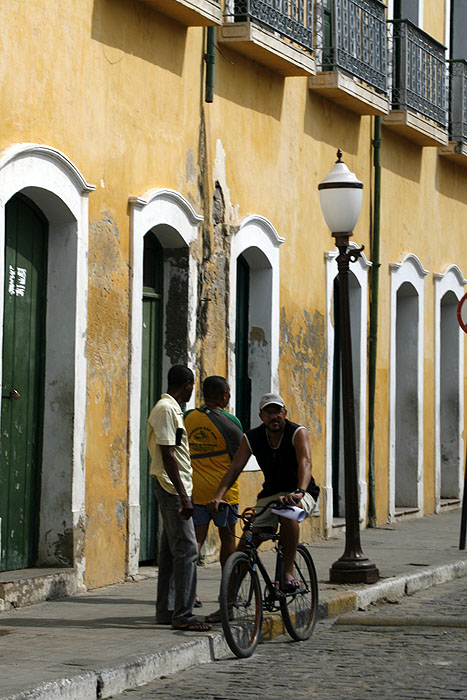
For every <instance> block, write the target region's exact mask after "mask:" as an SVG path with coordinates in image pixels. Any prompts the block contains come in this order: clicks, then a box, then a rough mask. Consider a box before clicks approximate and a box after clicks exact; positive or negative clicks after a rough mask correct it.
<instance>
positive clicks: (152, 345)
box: [139, 233, 163, 562]
mask: <svg viewBox="0 0 467 700" xmlns="http://www.w3.org/2000/svg"><path fill="white" fill-rule="evenodd" d="M162 300H163V253H162V248H161V246H160V245H159V243H158V242H157V240H156V238H155V236H154V234H152V233H148V234H146V236H145V237H144V271H143V341H142V362H141V429H140V506H141V532H140V555H139V558H140V561H141V562H149V561H155V560H156V558H157V504H156V499H155V496H154V488H153V484H152V478H151V477H150V476H149V468H150V462H151V460H150V457H149V453H148V449H147V442H146V422H147V419H148V416H149V413H150V412H151V409H152V407H153V406H154V404H155V403H156V401H157V400H158V399H159V397H160V394H161V384H162Z"/></svg>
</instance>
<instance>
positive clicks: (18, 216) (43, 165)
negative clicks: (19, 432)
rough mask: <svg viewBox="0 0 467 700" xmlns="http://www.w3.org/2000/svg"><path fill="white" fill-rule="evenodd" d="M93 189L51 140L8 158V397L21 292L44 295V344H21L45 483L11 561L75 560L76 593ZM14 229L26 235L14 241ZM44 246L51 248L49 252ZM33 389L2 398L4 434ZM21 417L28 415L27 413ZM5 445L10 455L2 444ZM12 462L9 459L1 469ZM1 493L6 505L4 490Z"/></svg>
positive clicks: (1, 189) (0, 162)
mask: <svg viewBox="0 0 467 700" xmlns="http://www.w3.org/2000/svg"><path fill="white" fill-rule="evenodd" d="M92 190H94V187H93V186H92V185H89V184H88V183H87V182H86V181H85V179H84V178H83V176H82V175H81V173H80V172H79V170H78V169H77V168H76V166H75V165H74V164H73V163H72V162H71V161H70V160H69V159H68V158H67V157H66V156H65V155H64V154H63V153H61V152H60V151H57V150H56V149H53V148H51V147H48V146H43V145H40V144H21V145H18V146H14V147H11V148H10V149H8V150H6V151H5V152H4V153H3V154H1V155H0V255H4V254H5V255H6V260H2V262H1V264H0V275H3V274H4V272H5V271H6V273H7V277H6V279H5V280H4V279H1V283H0V295H1V299H0V314H1V319H2V321H1V324H0V335H1V338H0V348H1V350H2V357H1V360H0V370H1V371H2V374H3V375H4V376H2V395H3V394H4V393H7V392H8V393H9V391H10V390H11V389H14V388H15V386H14V384H15V383H16V379H17V375H16V367H15V368H14V370H13V372H14V376H12V375H11V366H10V365H11V362H10V359H9V357H8V354H9V353H10V352H11V348H12V347H13V348H14V347H15V346H14V343H15V342H16V338H15V336H14V334H15V333H16V332H17V329H18V328H19V327H21V326H24V325H25V324H24V323H23V321H22V320H21V319H16V318H15V313H16V312H15V313H14V314H13V318H14V321H13V325H12V321H11V314H10V311H11V309H10V308H9V306H10V304H11V302H12V299H13V297H14V300H15V306H17V310H18V311H19V310H20V309H19V306H18V304H17V302H19V300H23V299H26V298H29V297H28V295H29V293H30V292H31V293H32V292H33V295H32V296H33V297H35V298H36V301H35V302H34V304H35V305H36V310H35V312H34V313H32V310H31V313H30V316H29V331H28V332H29V337H30V341H29V342H30V343H32V339H33V338H35V342H36V345H35V350H34V349H33V348H32V347H26V341H24V344H22V347H21V352H22V353H24V354H25V355H26V356H27V357H28V362H29V363H30V365H31V367H30V375H29V381H31V387H30V389H32V391H33V393H34V394H35V396H34V400H33V401H31V402H30V401H29V397H28V402H27V403H28V410H27V411H26V413H27V421H28V427H27V431H29V421H31V424H30V425H31V427H32V432H31V433H29V434H30V435H32V436H33V437H32V438H31V440H32V444H31V447H32V448H33V449H32V451H30V456H31V460H30V459H29V455H26V463H27V465H28V467H27V470H28V476H27V480H30V483H31V484H34V483H35V485H36V489H35V493H34V498H35V502H34V503H32V505H31V512H32V515H31V514H30V515H29V516H26V517H25V514H24V510H23V512H21V508H18V509H17V510H18V511H19V519H20V521H21V523H23V520H24V528H25V532H26V531H28V527H29V533H31V527H30V526H28V525H27V520H28V517H29V522H30V523H32V522H34V523H35V525H34V528H35V532H34V534H33V535H31V534H30V536H28V538H27V539H28V540H29V544H27V546H26V550H25V553H24V558H23V559H22V560H20V559H16V560H15V561H14V560H11V561H9V563H8V565H7V566H8V568H9V569H10V568H17V567H19V568H23V567H25V566H31V565H32V566H55V567H57V566H60V567H69V568H70V570H71V567H73V569H72V570H71V571H70V575H69V576H67V580H68V581H70V584H71V585H73V590H79V589H80V588H82V587H84V582H83V576H84V571H85V557H84V542H85V533H86V518H85V455H86V450H85V445H86V425H85V416H86V355H85V348H86V298H87V278H88V274H87V250H88V218H87V217H88V194H89V192H91V191H92ZM15 220H16V224H15V223H14V222H15ZM24 222H26V228H28V229H29V230H30V231H33V236H32V238H33V246H34V252H33V253H29V254H28V255H24V254H23V252H22V246H24V245H26V242H27V240H28V236H29V232H28V231H26V230H25V227H24V225H23V224H24ZM15 226H16V227H17V230H19V231H20V232H21V231H23V233H21V235H20V238H19V241H18V239H17V242H16V243H15V244H14V245H12V239H11V231H12V230H14V227H15ZM18 226H19V229H18ZM38 245H40V246H41V247H42V246H43V250H42V252H40V253H39V251H38V250H37V246H38ZM15 246H16V252H15V253H12V248H14V247H15ZM18 251H19V256H18ZM15 255H16V262H15V259H14V257H12V256H15ZM28 256H29V261H27V262H26V261H25V259H26V258H27V257H28ZM37 256H38V257H37ZM31 259H32V260H33V262H32V263H31ZM34 260H35V261H34ZM39 261H40V262H39ZM10 267H11V268H12V269H10ZM39 270H42V272H41V273H40V274H39ZM30 285H32V287H31V286H30ZM23 292H24V296H23ZM40 300H42V301H40ZM41 304H42V309H41V308H40V306H41ZM46 307H47V308H46ZM34 319H35V320H34ZM39 325H40V328H39ZM12 329H14V330H12ZM21 332H22V333H23V331H21ZM23 337H24V336H23ZM12 343H13V345H12ZM16 360H18V361H19V360H20V358H15V361H16ZM9 374H10V376H8V375H9ZM12 380H13V381H12ZM21 381H23V380H21ZM12 385H13V386H12ZM6 390H7V392H6ZM28 391H29V390H25V391H24V393H23V392H21V391H19V393H20V394H21V398H19V399H18V400H17V401H14V400H13V403H11V400H10V399H5V400H3V399H2V404H5V403H6V404H9V403H11V407H9V408H5V405H3V406H2V418H1V420H2V425H1V426H0V428H1V431H0V435H2V437H3V438H5V434H4V433H5V429H6V424H7V422H8V420H10V419H11V414H12V412H16V411H17V410H19V411H21V412H22V407H23V406H24V405H25V400H24V397H25V396H28ZM15 404H16V408H15V407H14V406H15ZM20 406H21V408H20ZM5 412H6V414H7V415H5ZM8 414H9V415H8ZM20 418H21V420H22V421H24V415H21V417H20ZM18 425H20V423H19V422H18ZM23 435H24V433H23ZM28 441H29V438H28V439H26V440H23V447H24V446H26V448H28ZM0 450H1V451H2V452H4V448H3V446H0ZM4 466H5V459H2V464H1V468H0V471H1V472H2V475H3V473H4ZM18 483H19V484H20V486H19V488H18V489H17V490H18V491H21V490H22V488H23V487H22V486H21V482H18V481H17V482H16V483H15V484H14V486H15V489H16V485H17V484H18ZM28 483H29V482H28ZM1 498H2V503H3V504H4V503H5V501H6V499H5V498H4V493H3V490H2V497H1ZM24 500H25V501H26V502H27V497H25V499H24ZM2 507H6V508H8V507H9V506H8V505H7V506H2ZM37 516H38V517H37ZM11 529H12V528H11V527H8V530H9V536H10V538H11V534H12V533H11ZM15 535H16V532H15ZM2 539H3V538H2Z"/></svg>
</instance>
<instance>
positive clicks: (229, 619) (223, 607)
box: [219, 501, 318, 658]
mask: <svg viewBox="0 0 467 700" xmlns="http://www.w3.org/2000/svg"><path fill="white" fill-rule="evenodd" d="M222 505H224V504H222ZM273 505H275V506H276V507H277V506H279V507H280V508H281V509H286V508H290V506H287V505H282V504H279V503H277V502H275V501H271V502H270V503H267V504H266V505H265V506H264V508H263V509H262V510H261V511H260V512H259V513H258V515H261V514H262V513H264V512H265V510H266V509H267V508H269V507H272V506H273ZM225 506H228V507H230V506H229V504H227V503H226V504H225ZM256 515H257V514H256V511H255V509H254V508H247V509H246V510H244V511H243V513H242V515H241V516H239V517H240V520H242V521H243V523H244V527H243V533H244V535H245V540H246V543H245V548H244V550H243V551H239V552H234V554H232V555H231V556H230V557H229V558H228V560H227V562H226V564H225V566H224V570H223V572H222V579H221V587H220V595H219V607H220V614H221V621H222V627H223V630H224V634H225V638H226V640H227V644H228V645H229V647H230V649H231V650H232V651H233V653H234V654H235V655H236V656H238V657H239V658H246V657H248V656H251V654H252V653H253V652H254V650H255V649H256V646H257V644H258V642H259V639H260V635H261V627H262V622H263V610H266V611H268V612H278V611H279V610H280V612H281V615H282V619H283V621H284V625H285V627H286V629H287V632H288V633H289V635H290V636H291V637H292V639H293V640H294V641H297V642H301V641H305V640H306V639H308V638H309V637H310V636H311V634H312V633H313V629H314V627H315V624H316V620H317V616H318V579H317V576H316V570H315V566H314V563H313V559H312V557H311V555H310V553H309V551H308V549H307V548H306V547H305V546H304V545H303V544H299V545H298V547H297V553H296V555H295V561H294V578H296V579H297V581H299V583H300V585H299V587H297V588H296V589H293V590H290V589H287V590H285V583H284V552H283V547H282V545H281V543H280V532H279V533H275V534H269V533H255V534H254V535H253V522H254V519H255V518H256ZM256 538H257V539H258V540H261V541H265V540H272V541H273V542H274V543H275V551H276V554H277V556H276V567H275V574H274V581H273V580H272V579H271V578H270V576H269V574H268V572H267V570H266V568H265V566H264V564H263V562H262V561H261V559H260V556H259V553H258V550H257V545H256V543H255V539H256ZM258 571H259V572H260V573H261V576H262V578H263V581H264V584H265V587H264V593H263V594H261V585H260V579H259V576H258Z"/></svg>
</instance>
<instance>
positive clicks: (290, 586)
mask: <svg viewBox="0 0 467 700" xmlns="http://www.w3.org/2000/svg"><path fill="white" fill-rule="evenodd" d="M284 584H285V585H284V586H282V588H281V591H283V592H284V593H297V592H298V591H299V590H300V581H298V579H296V578H288V579H286V580H285V582H284Z"/></svg>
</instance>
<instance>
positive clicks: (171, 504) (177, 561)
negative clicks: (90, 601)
mask: <svg viewBox="0 0 467 700" xmlns="http://www.w3.org/2000/svg"><path fill="white" fill-rule="evenodd" d="M154 489H155V492H156V499H157V502H158V504H159V508H160V511H161V515H162V535H161V541H160V549H159V574H158V577H157V600H156V621H157V622H167V623H170V622H171V623H172V627H178V626H179V625H185V624H187V623H189V622H193V621H194V620H196V617H195V616H194V615H193V604H194V602H195V597H196V563H197V561H198V545H197V542H196V536H195V528H194V525H193V520H192V518H190V519H189V520H182V518H181V517H180V515H179V510H180V499H179V497H178V496H177V495H174V494H171V493H168V492H167V491H166V490H165V489H163V488H162V486H161V485H160V484H159V482H158V481H157V479H154ZM172 603H173V607H172Z"/></svg>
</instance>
